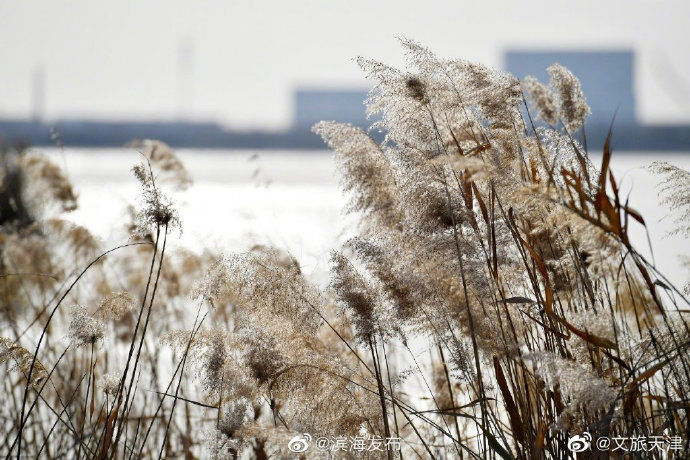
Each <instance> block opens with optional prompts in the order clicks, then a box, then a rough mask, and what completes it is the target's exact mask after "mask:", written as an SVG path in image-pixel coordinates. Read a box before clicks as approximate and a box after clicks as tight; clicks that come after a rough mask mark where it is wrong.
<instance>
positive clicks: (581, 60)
mask: <svg viewBox="0 0 690 460" xmlns="http://www.w3.org/2000/svg"><path fill="white" fill-rule="evenodd" d="M556 62H557V63H559V64H562V65H564V66H565V67H567V68H568V69H570V70H571V71H572V72H573V73H574V74H575V75H576V76H577V77H578V79H579V80H580V83H581V84H582V90H583V92H584V94H585V97H586V98H587V103H588V104H589V106H590V108H591V110H592V113H591V115H590V116H589V117H587V121H586V123H585V132H586V139H587V144H588V147H589V148H590V150H591V151H597V150H600V149H601V147H602V146H603V145H604V141H605V139H606V135H607V133H608V129H609V126H611V122H612V121H613V136H612V143H613V147H614V148H616V149H619V150H677V151H688V150H690V126H689V125H687V124H675V125H668V124H667V125H643V124H640V123H639V122H638V121H637V117H636V112H635V107H636V105H635V102H636V101H635V88H634V75H635V53H634V52H633V51H630V50H622V51H560V50H552V51H545V50H541V51H525V50H523V51H507V52H506V53H505V55H504V69H505V70H507V71H508V72H510V73H512V74H513V75H515V76H516V77H518V78H520V79H524V78H525V77H526V76H528V75H532V76H535V77H537V78H538V79H539V80H540V81H542V82H544V83H548V81H549V75H548V73H547V72H546V68H547V67H548V66H550V65H551V64H553V63H556ZM614 114H615V120H614ZM576 137H580V134H579V133H578V134H577V135H576Z"/></svg>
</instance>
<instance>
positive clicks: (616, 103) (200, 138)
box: [0, 50, 690, 152]
mask: <svg viewBox="0 0 690 460" xmlns="http://www.w3.org/2000/svg"><path fill="white" fill-rule="evenodd" d="M554 62H558V63H560V64H563V65H564V66H566V67H568V68H569V69H570V70H572V71H573V72H574V73H575V75H577V76H578V78H579V79H580V81H581V82H582V87H583V91H584V93H585V96H586V98H587V102H588V103H589V105H590V107H591V109H592V114H591V115H590V116H589V117H588V119H587V122H586V135H587V136H586V137H587V146H588V148H589V150H590V151H600V149H601V147H602V146H603V144H604V140H605V138H606V134H607V132H608V128H609V126H610V124H611V121H612V119H613V115H614V113H616V118H615V124H614V127H613V146H614V148H615V149H618V150H677V151H685V152H687V151H690V126H688V125H680V124H676V125H641V124H639V123H638V122H637V118H636V114H635V91H634V81H633V79H634V64H635V55H634V53H633V52H632V51H558V50H554V51H508V52H506V54H505V62H504V64H505V65H504V68H505V69H506V70H508V71H509V72H511V73H513V74H514V75H516V76H517V77H518V78H521V79H522V78H524V77H526V76H527V75H533V76H535V77H537V78H538V79H539V80H541V81H542V82H545V83H546V82H548V80H549V77H548V74H547V73H546V68H547V67H548V66H550V65H551V64H553V63H554ZM37 81H39V83H40V80H37ZM37 87H39V88H40V85H37ZM366 95H367V91H366V90H363V89H352V88H332V89H309V88H302V89H298V90H297V91H295V93H294V112H293V120H292V123H291V125H290V127H289V128H288V129H286V130H283V131H266V130H261V129H257V130H241V131H240V130H233V129H228V128H226V127H224V126H221V125H220V124H218V123H215V122H194V121H186V120H178V121H173V122H168V121H157V120H151V121H147V122H137V121H129V120H121V121H117V120H110V121H94V120H69V119H67V120H56V121H54V122H52V123H47V122H45V121H44V120H43V119H41V118H40V117H34V118H35V119H33V120H16V119H15V120H13V119H9V120H8V119H5V120H3V119H0V142H7V143H19V142H28V143H31V144H34V145H53V144H54V140H53V139H51V129H53V128H54V129H55V131H56V132H57V133H58V134H59V136H60V139H61V140H62V142H63V143H64V145H67V146H74V147H96V146H98V147H120V146H123V145H125V144H127V143H129V142H130V141H132V140H133V139H137V138H142V137H147V138H156V139H160V140H162V141H164V142H167V143H168V144H170V145H172V146H173V147H187V148H246V149H262V148H265V149H324V148H325V146H324V143H323V141H322V140H321V139H320V138H319V137H318V136H316V135H315V134H314V133H312V132H311V127H312V126H313V125H314V124H315V123H317V122H319V121H321V120H335V121H339V122H345V123H351V124H353V125H355V126H359V127H361V128H366V127H368V126H369V125H370V124H371V120H367V118H366V114H365V106H364V100H365V99H366ZM41 96H42V94H41ZM36 105H38V104H36ZM373 135H374V137H375V138H376V139H378V140H380V139H381V136H382V134H381V133H378V132H376V133H373ZM580 136H581V133H576V137H580Z"/></svg>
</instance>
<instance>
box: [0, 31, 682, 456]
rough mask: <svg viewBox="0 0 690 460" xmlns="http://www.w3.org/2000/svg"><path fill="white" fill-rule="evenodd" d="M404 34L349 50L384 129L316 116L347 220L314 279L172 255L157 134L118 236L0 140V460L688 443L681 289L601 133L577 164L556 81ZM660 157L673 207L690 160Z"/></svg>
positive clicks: (573, 106)
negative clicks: (332, 443)
mask: <svg viewBox="0 0 690 460" xmlns="http://www.w3.org/2000/svg"><path fill="white" fill-rule="evenodd" d="M403 44H404V46H405V49H406V51H407V53H408V58H409V63H410V68H409V69H407V70H398V69H394V68H390V67H388V66H386V65H384V64H382V63H379V62H374V61H367V60H360V61H359V62H360V64H361V65H362V67H363V68H364V70H365V71H366V72H367V73H368V75H369V76H370V77H371V78H373V79H374V81H375V82H376V86H375V88H374V90H373V91H372V93H371V98H370V100H369V103H368V105H369V110H370V111H371V112H372V113H376V114H379V115H380V121H379V122H378V123H377V126H375V127H374V128H382V129H383V130H385V132H386V135H387V137H386V140H385V141H384V142H383V143H382V144H381V145H379V144H378V143H377V142H375V141H373V140H372V139H371V138H370V137H369V136H368V134H367V133H366V132H363V131H361V130H359V129H357V128H354V127H352V126H349V125H342V124H337V123H321V124H319V125H317V126H316V127H315V131H316V132H317V133H318V134H320V135H321V136H323V138H324V139H325V140H326V142H327V143H328V145H329V146H330V147H331V148H332V149H333V150H334V151H335V160H336V161H337V162H338V165H339V167H340V171H341V179H342V185H343V190H344V193H347V194H348V195H349V196H350V198H351V202H350V206H349V211H350V212H353V213H356V214H357V215H358V216H359V219H360V225H359V227H358V235H357V236H356V237H355V238H352V239H351V240H349V241H347V242H345V243H344V244H343V246H342V247H341V248H339V249H338V250H337V251H335V252H334V253H333V255H332V262H333V263H332V282H331V284H330V285H329V286H328V288H327V289H320V288H318V287H317V286H315V285H314V283H312V282H311V281H310V280H309V279H307V278H306V277H305V276H304V275H303V273H302V272H301V270H300V266H299V263H298V262H297V261H296V260H295V259H294V258H293V257H291V256H290V255H289V254H285V253H283V252H281V251H278V250H276V249H272V248H267V247H253V248H251V249H249V250H247V251H245V252H244V253H240V254H235V255H231V256H223V255H221V254H214V253H203V254H195V253H191V252H189V251H184V250H176V251H172V252H171V251H170V249H169V248H168V238H171V237H174V235H175V233H176V231H177V227H179V225H180V222H179V220H178V217H177V213H176V210H175V207H174V205H173V203H172V201H171V200H169V199H168V198H166V196H165V194H164V192H163V190H164V189H165V188H166V187H169V186H175V187H188V186H189V185H190V183H191V179H190V177H189V175H188V174H187V172H186V170H185V169H184V165H183V164H182V163H180V162H179V160H178V159H177V158H176V157H175V155H174V153H173V152H171V151H170V149H169V148H167V146H165V145H164V144H161V143H158V142H153V141H145V142H142V143H138V144H137V146H138V148H140V149H141V151H142V153H143V158H144V161H143V163H142V164H141V165H138V166H135V168H134V174H135V176H136V178H137V179H138V180H139V182H140V183H141V189H142V194H141V199H140V207H139V209H137V210H135V211H133V212H132V220H131V221H130V222H125V223H124V224H123V226H122V232H121V235H122V241H123V243H122V245H120V246H118V247H116V248H103V247H102V245H101V243H100V242H98V241H97V239H96V238H94V237H93V236H92V235H91V234H90V232H89V231H88V229H85V228H82V227H78V226H75V225H73V224H70V223H68V222H67V221H66V220H65V216H64V213H65V212H69V211H70V210H72V209H74V207H75V206H76V197H75V194H74V193H73V191H72V187H71V185H70V184H69V181H67V179H66V177H65V176H64V175H63V174H62V172H61V171H60V169H59V168H58V167H56V166H55V165H53V164H51V163H50V162H49V161H48V160H46V159H45V158H43V157H40V156H36V155H34V154H29V153H26V152H21V153H17V152H13V151H11V149H5V150H4V153H3V161H4V166H5V167H4V168H3V173H2V187H3V188H2V190H0V210H1V211H2V214H1V215H0V225H1V226H0V242H1V243H0V244H1V246H0V255H1V258H0V269H1V270H2V274H1V275H0V295H1V296H2V311H1V312H0V314H1V315H2V336H3V338H2V342H1V345H2V349H0V361H1V362H2V364H1V365H2V366H3V369H4V370H5V371H6V372H7V378H4V379H3V383H2V386H3V389H2V395H3V404H2V409H1V412H0V416H1V417H2V418H3V422H2V424H0V426H1V427H2V428H0V436H1V437H2V441H0V451H1V452H2V453H3V454H4V455H6V456H7V457H12V456H18V457H19V456H27V457H35V456H45V457H47V458H54V457H61V456H66V457H69V458H80V457H88V458H101V459H105V458H139V457H146V458H150V457H157V458H162V457H166V458H172V457H184V458H202V457H208V456H212V457H215V458H225V457H230V458H237V457H242V458H269V457H278V458H281V457H286V458H287V457H289V455H290V452H289V451H288V450H287V444H288V441H289V440H290V439H291V438H292V437H293V436H295V435H298V434H300V433H309V434H311V435H312V436H313V437H314V438H316V437H318V436H322V435H323V436H351V437H354V436H358V435H365V436H380V437H384V438H390V437H399V438H401V439H402V451H401V452H397V451H388V452H380V451H379V452H374V451H369V452H367V451H365V452H356V451H353V452H347V453H346V452H338V453H336V455H337V456H338V457H341V456H342V457H353V458H360V457H367V456H370V457H372V458H379V457H388V458H399V457H404V458H410V457H421V458H497V457H501V458H523V459H537V458H567V457H568V456H569V455H571V454H570V452H569V450H568V449H567V440H568V438H569V437H570V436H572V435H574V434H580V433H582V432H583V431H587V432H589V433H591V434H592V436H593V438H596V437H598V436H608V437H613V436H624V437H628V436H633V435H636V436H647V437H650V436H664V435H666V434H669V433H670V434H672V435H679V436H682V437H683V438H684V441H683V442H684V443H687V440H688V439H690V436H689V435H690V432H689V430H690V425H689V424H688V412H687V410H688V405H687V399H686V395H687V394H688V392H689V391H690V388H689V385H690V359H689V358H690V357H689V355H688V345H689V344H690V337H689V332H690V329H688V325H687V321H686V316H687V312H688V308H689V304H688V300H687V299H686V297H684V294H683V293H682V292H681V290H679V289H676V288H675V287H674V286H672V285H671V283H670V282H669V281H668V280H667V279H666V278H665V277H664V276H663V274H661V273H659V272H658V271H657V270H656V268H655V267H654V266H653V265H652V264H651V263H650V262H649V261H648V260H646V259H645V258H644V257H643V255H642V254H641V253H640V252H639V251H638V250H637V249H636V248H635V246H634V245H633V243H632V242H631V241H630V238H629V236H628V234H629V229H630V226H632V225H643V226H644V225H645V221H644V219H643V217H642V216H640V215H639V214H638V213H637V212H636V211H635V210H634V209H633V208H632V207H631V205H629V204H628V203H627V201H625V200H624V199H623V197H621V196H620V194H619V191H618V188H617V185H616V181H615V177H614V176H613V174H612V173H611V172H610V170H609V167H608V166H609V162H610V158H611V143H612V140H611V137H609V139H608V140H607V143H606V147H605V149H604V152H603V161H602V164H601V165H599V166H598V167H597V166H595V165H593V164H592V163H591V161H590V159H589V155H588V152H587V151H586V149H584V148H583V147H582V146H581V144H580V142H579V141H578V137H579V136H580V133H584V128H583V126H584V122H585V118H586V116H587V114H588V111H589V109H588V108H587V105H586V102H585V100H584V96H583V94H582V91H581V89H580V85H579V82H578V81H577V79H576V78H575V77H574V76H573V75H572V74H571V73H570V72H569V71H567V69H564V68H563V67H560V66H557V65H555V66H552V67H550V68H549V72H550V74H551V76H552V80H551V82H550V84H549V85H545V84H541V83H539V82H536V81H535V80H527V81H526V82H524V84H521V82H519V81H518V80H516V79H515V78H514V77H512V76H510V75H506V74H502V73H499V72H496V71H494V70H492V69H489V68H486V67H483V66H480V65H477V64H472V63H467V62H464V61H458V60H442V59H439V58H437V57H436V56H434V55H433V54H432V53H430V52H429V51H428V50H427V49H425V48H423V47H421V46H419V45H418V44H416V43H413V42H409V41H404V42H403ZM523 89H524V93H523ZM523 94H524V95H523ZM527 99H529V100H530V101H531V103H530V104H527V103H526V102H525V101H526V100H527ZM532 114H534V117H533V116H532ZM537 119H539V120H541V121H542V122H543V124H540V125H538V126H535V125H536V123H537ZM656 168H657V169H658V170H659V171H660V172H662V173H666V174H668V175H669V176H670V177H671V178H672V179H673V182H672V183H673V184H674V185H673V186H671V187H668V188H667V189H666V193H667V196H669V198H667V201H668V202H669V203H670V204H671V205H672V207H673V208H674V209H676V210H680V211H681V212H685V211H686V210H687V207H688V201H687V193H686V192H687V188H688V183H687V178H688V175H687V173H684V172H682V171H679V170H677V169H674V168H672V167H670V166H667V165H658V166H657V167H656ZM678 223H679V229H678V232H679V233H683V234H686V235H687V233H688V227H687V222H686V219H679V220H678ZM683 225H686V226H685V227H684V228H683ZM219 231H222V229H219ZM65 335H67V336H68V337H67V338H65ZM685 447H687V444H685ZM302 455H304V456H305V457H311V456H314V457H319V456H320V455H322V453H321V452H319V451H318V449H317V448H316V446H315V445H311V447H310V448H309V449H308V450H307V451H306V452H304V453H303V454H302ZM645 455H647V456H649V457H659V458H661V456H662V454H661V452H660V451H659V452H647V453H646V454H645ZM679 455H680V456H679ZM682 455H683V454H677V453H674V452H673V451H671V452H669V457H672V458H681V457H682Z"/></svg>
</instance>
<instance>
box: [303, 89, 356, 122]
mask: <svg viewBox="0 0 690 460" xmlns="http://www.w3.org/2000/svg"><path fill="white" fill-rule="evenodd" d="M366 97H367V91H366V90H343V89H340V90H313V89H307V88H305V89H298V90H297V91H295V93H294V104H295V105H294V118H293V127H294V128H297V129H304V128H311V126H313V125H314V124H315V123H318V122H319V121H321V120H328V121H338V122H341V123H351V124H353V125H355V126H359V127H365V126H368V125H369V122H368V121H367V117H366V113H365V107H364V100H365V99H366Z"/></svg>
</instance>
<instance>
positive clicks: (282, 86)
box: [0, 0, 690, 127]
mask: <svg viewBox="0 0 690 460" xmlns="http://www.w3.org/2000/svg"><path fill="white" fill-rule="evenodd" d="M192 5H193V6H192ZM400 35H402V36H408V37H411V38H414V39H417V40H419V41H421V42H423V43H424V44H426V45H427V46H429V47H431V48H432V49H434V50H435V51H437V52H438V53H439V54H441V55H443V56H446V57H451V56H453V57H464V58H468V59H472V60H479V61H482V62H485V63H488V64H491V65H497V66H498V65H500V64H501V56H502V52H503V50H504V49H506V48H571V49H581V48H584V49H592V48H606V49H621V48H632V49H634V50H635V51H636V52H637V62H636V64H637V68H636V71H637V72H636V82H635V84H636V90H637V95H638V107H639V112H640V115H641V117H642V119H643V120H646V121H659V122H660V121H674V120H675V121H690V38H689V37H690V1H688V0H684V1H659V0H657V1H655V0H646V1H641V0H635V1H633V0H621V1H618V0H616V1H610V0H597V1H583V0H578V1H569V2H561V1H557V0H549V1H536V0H525V1H506V2H495V1H486V0H483V1H482V0H477V1H474V2H471V3H470V2H465V1H458V0H455V1H429V0H427V1H420V2H410V1H404V0H388V1H379V2H374V1H359V0H348V1H342V2H341V1H325V0H321V1H305V0H289V1H260V0H254V1H249V0H247V1H242V2H235V1H228V0H219V1H195V2H191V1H189V2H184V1H181V0H167V1H144V0H139V1H133V0H132V1H125V0H120V1H112V2H110V1H107V2H106V1H94V0H83V1H55V0H52V1H51V0H46V1H33V0H32V1H29V0H23V1H22V0H0V65H2V68H1V70H0V115H2V116H22V117H26V116H28V115H29V114H30V113H31V107H32V102H31V100H32V86H33V84H32V81H34V80H35V79H34V78H33V77H32V75H35V74H36V73H37V70H36V69H41V68H42V69H43V74H44V77H43V78H44V82H45V84H44V86H45V103H44V106H45V110H44V113H45V116H46V117H47V118H54V117H62V116H96V117H100V118H130V117H137V118H174V117H176V116H177V114H178V113H179V109H178V107H179V106H180V105H182V106H183V107H185V108H186V111H187V113H188V114H189V116H190V117H192V118H197V119H217V120H219V121H222V122H224V123H227V124H229V125H233V126H245V127H246V126H252V125H261V126H281V125H285V124H287V123H288V121H289V119H290V113H291V110H292V98H291V95H292V90H293V89H294V88H295V87H298V86H312V85H316V86H319V87H345V86H355V87H357V86H361V87H363V86H364V85H366V82H365V81H364V80H363V79H362V77H361V74H360V72H359V69H358V68H357V66H356V65H355V64H354V62H353V61H352V58H353V57H355V56H357V55H365V56H368V57H374V58H378V59H381V60H384V61H387V62H389V63H394V64H399V63H401V52H400V49H399V46H398V43H397V41H396V38H395V37H396V36H400ZM190 49H191V50H193V51H192V52H191V53H190V52H189V51H182V52H181V50H190ZM181 56H187V57H186V58H181ZM181 59H182V60H184V59H186V60H187V61H188V62H191V64H190V65H186V66H181V65H180V64H179V63H180V60H181ZM180 68H186V69H188V70H187V74H185V72H184V71H183V72H181V71H180ZM185 75H187V76H186V77H185ZM180 88H184V90H183V91H180ZM180 94H182V95H183V96H182V97H180Z"/></svg>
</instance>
